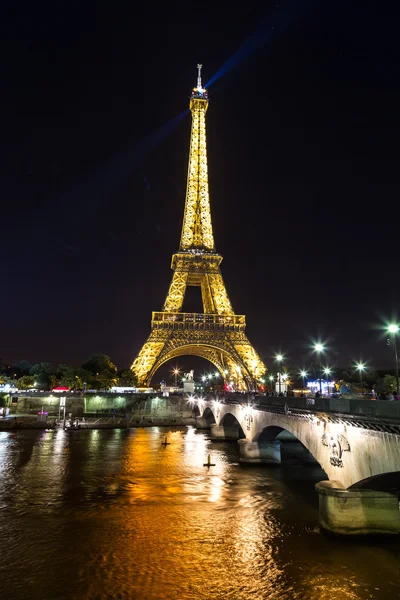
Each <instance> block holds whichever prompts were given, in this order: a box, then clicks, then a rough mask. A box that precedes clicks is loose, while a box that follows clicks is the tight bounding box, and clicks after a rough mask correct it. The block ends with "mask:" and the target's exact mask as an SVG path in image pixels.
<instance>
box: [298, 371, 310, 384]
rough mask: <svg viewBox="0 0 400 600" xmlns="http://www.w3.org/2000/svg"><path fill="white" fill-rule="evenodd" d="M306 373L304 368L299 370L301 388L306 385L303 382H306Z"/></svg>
mask: <svg viewBox="0 0 400 600" xmlns="http://www.w3.org/2000/svg"><path fill="white" fill-rule="evenodd" d="M307 375H308V373H307V371H304V370H302V371H300V377H301V378H302V380H303V388H305V387H306V383H305V382H306V377H307Z"/></svg>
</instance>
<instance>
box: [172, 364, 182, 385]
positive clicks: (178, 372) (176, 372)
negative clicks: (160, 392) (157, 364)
mask: <svg viewBox="0 0 400 600" xmlns="http://www.w3.org/2000/svg"><path fill="white" fill-rule="evenodd" d="M172 372H173V374H174V375H175V387H177V386H178V375H180V373H181V372H180V370H179V369H178V367H175V368H174V369H172Z"/></svg>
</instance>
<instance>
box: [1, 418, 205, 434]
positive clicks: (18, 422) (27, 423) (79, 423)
mask: <svg viewBox="0 0 400 600" xmlns="http://www.w3.org/2000/svg"><path fill="white" fill-rule="evenodd" d="M195 424H196V421H195V419H194V418H192V417H176V418H173V419H166V418H157V417H153V418H144V417H135V416H133V417H132V418H131V419H129V421H128V423H127V420H126V418H125V417H99V418H87V419H86V418H84V419H80V420H77V419H73V420H72V421H71V420H69V419H66V421H65V429H71V430H75V431H77V430H80V429H128V428H137V427H186V426H188V425H192V426H194V425H195ZM20 429H42V430H52V429H64V421H63V420H62V419H61V420H60V421H58V419H48V421H47V422H39V421H37V419H32V418H31V417H14V416H12V417H9V418H5V419H0V431H17V430H20Z"/></svg>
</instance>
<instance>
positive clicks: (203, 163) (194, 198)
mask: <svg viewBox="0 0 400 600" xmlns="http://www.w3.org/2000/svg"><path fill="white" fill-rule="evenodd" d="M201 68H202V65H200V64H199V65H197V73H198V77H197V87H195V88H193V90H192V95H191V97H190V111H191V113H192V130H191V134H190V151H189V168H188V178H187V188H186V201H185V212H184V216H183V225H182V234H181V243H180V247H179V248H180V250H197V251H203V252H214V251H215V247H214V236H213V230H212V224H211V211H210V198H209V193H208V168H207V141H206V112H207V108H208V95H207V90H206V89H205V88H203V87H201Z"/></svg>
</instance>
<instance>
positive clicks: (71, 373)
mask: <svg viewBox="0 0 400 600" xmlns="http://www.w3.org/2000/svg"><path fill="white" fill-rule="evenodd" d="M56 375H57V377H58V379H59V381H60V384H61V385H63V386H65V387H67V388H69V389H70V390H72V389H74V388H75V387H79V385H78V382H77V377H76V369H74V368H73V367H70V366H69V365H64V364H61V365H58V368H57V371H56Z"/></svg>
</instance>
